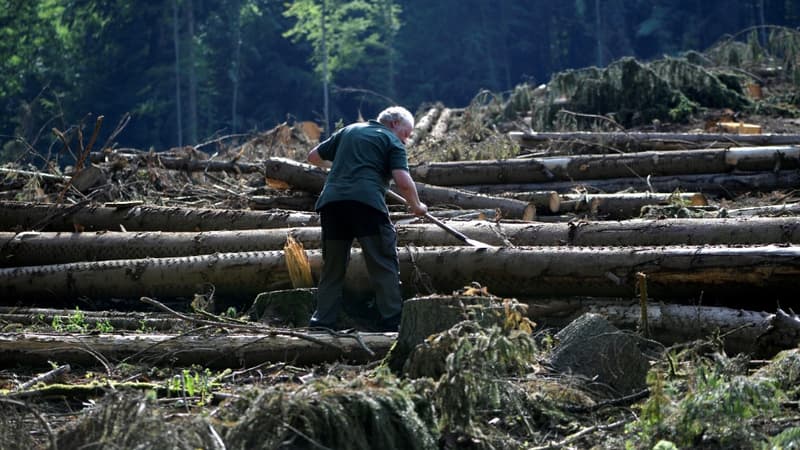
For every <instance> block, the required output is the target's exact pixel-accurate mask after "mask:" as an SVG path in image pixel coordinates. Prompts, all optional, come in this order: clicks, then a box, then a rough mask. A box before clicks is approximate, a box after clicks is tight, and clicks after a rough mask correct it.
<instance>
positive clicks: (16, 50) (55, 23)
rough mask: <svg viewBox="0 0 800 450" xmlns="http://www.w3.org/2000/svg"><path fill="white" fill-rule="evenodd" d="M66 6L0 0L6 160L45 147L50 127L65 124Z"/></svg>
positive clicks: (0, 113)
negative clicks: (64, 13) (44, 140)
mask: <svg viewBox="0 0 800 450" xmlns="http://www.w3.org/2000/svg"><path fill="white" fill-rule="evenodd" d="M63 9H64V8H63V6H60V5H59V2H58V1H57V0H48V1H41V2H32V1H30V0H3V1H0V99H2V105H0V107H1V108H2V109H0V135H1V136H2V138H0V142H1V143H3V144H2V149H0V161H8V160H14V159H17V158H18V157H20V156H21V155H24V154H25V153H26V152H27V151H28V150H29V149H31V148H34V147H39V143H40V140H43V137H46V136H48V135H49V127H53V126H61V127H63V126H64V114H63V110H62V107H61V105H60V101H61V97H62V96H64V95H65V93H68V91H69V86H68V85H67V81H66V79H65V73H64V70H63V69H64V68H65V67H66V66H67V64H68V63H69V60H68V58H66V48H65V45H66V42H65V35H66V33H67V30H66V29H65V27H64V25H63V23H62V22H61V20H60V17H61V13H62V12H63Z"/></svg>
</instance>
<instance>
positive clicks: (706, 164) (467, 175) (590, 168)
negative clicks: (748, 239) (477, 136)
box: [411, 146, 800, 186]
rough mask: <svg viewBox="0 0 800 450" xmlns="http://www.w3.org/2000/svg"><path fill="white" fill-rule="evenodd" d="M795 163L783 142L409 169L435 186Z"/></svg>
mask: <svg viewBox="0 0 800 450" xmlns="http://www.w3.org/2000/svg"><path fill="white" fill-rule="evenodd" d="M798 167H800V147H798V146H782V147H749V148H730V149H719V150H684V151H673V152H656V151H648V152H638V153H625V154H613V155H572V156H562V157H545V158H530V159H506V160H499V161H492V160H482V161H454V162H433V163H425V164H421V165H419V166H416V167H414V168H413V169H412V171H411V173H412V176H413V177H414V178H415V179H418V180H419V181H421V182H425V183H431V184H436V185H438V186H463V185H471V184H504V183H541V182H551V181H559V180H562V181H565V180H595V179H607V178H622V177H630V176H632V175H633V176H639V177H647V176H667V175H687V174H708V173H726V172H730V171H732V170H740V171H772V170H778V169H784V170H785V169H796V168H798Z"/></svg>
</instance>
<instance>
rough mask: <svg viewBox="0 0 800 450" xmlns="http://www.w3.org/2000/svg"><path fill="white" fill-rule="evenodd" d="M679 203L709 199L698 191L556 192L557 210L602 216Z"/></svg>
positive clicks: (634, 213)
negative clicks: (558, 193) (557, 198)
mask: <svg viewBox="0 0 800 450" xmlns="http://www.w3.org/2000/svg"><path fill="white" fill-rule="evenodd" d="M673 203H682V204H686V205H691V206H707V205H708V200H706V198H705V196H704V195H703V194H700V193H696V192H695V193H651V192H634V193H620V194H562V195H560V196H559V202H558V209H557V210H556V211H553V212H554V213H556V214H567V213H589V214H590V215H592V216H595V217H602V218H604V219H612V220H624V219H630V218H634V217H639V216H640V215H641V210H642V207H644V206H648V205H668V204H673Z"/></svg>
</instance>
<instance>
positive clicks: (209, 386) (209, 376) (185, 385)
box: [167, 366, 230, 406]
mask: <svg viewBox="0 0 800 450" xmlns="http://www.w3.org/2000/svg"><path fill="white" fill-rule="evenodd" d="M229 371H230V369H227V370H226V371H224V372H222V373H219V374H216V375H215V374H214V373H213V372H212V371H211V369H209V368H202V367H199V366H192V367H191V368H190V369H183V370H181V372H180V373H178V374H176V375H174V376H173V377H172V378H171V379H170V382H169V385H168V386H167V390H168V393H169V394H175V395H178V396H180V397H186V396H189V397H195V396H197V397H200V401H199V402H198V405H200V406H202V405H204V404H206V403H208V401H209V400H210V399H211V397H212V396H213V394H214V390H216V389H217V388H218V387H219V385H220V380H221V379H222V377H224V376H226V375H227V374H228V373H229Z"/></svg>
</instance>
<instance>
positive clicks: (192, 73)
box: [186, 0, 198, 145]
mask: <svg viewBox="0 0 800 450" xmlns="http://www.w3.org/2000/svg"><path fill="white" fill-rule="evenodd" d="M186 24H187V26H188V32H189V36H188V45H187V52H186V53H187V55H186V58H187V59H188V62H187V65H188V68H189V139H190V140H191V143H192V144H193V145H194V144H197V136H198V134H197V132H198V124H197V69H196V67H195V66H196V64H197V61H195V48H194V37H195V36H194V0H186Z"/></svg>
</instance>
